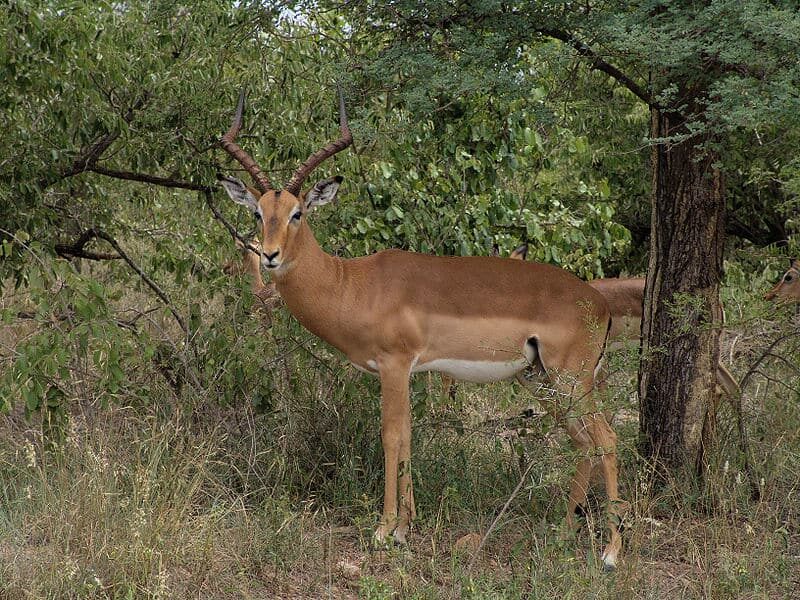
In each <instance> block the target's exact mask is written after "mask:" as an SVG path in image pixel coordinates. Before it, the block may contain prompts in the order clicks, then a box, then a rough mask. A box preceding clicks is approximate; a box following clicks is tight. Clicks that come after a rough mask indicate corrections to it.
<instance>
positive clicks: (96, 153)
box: [38, 92, 150, 189]
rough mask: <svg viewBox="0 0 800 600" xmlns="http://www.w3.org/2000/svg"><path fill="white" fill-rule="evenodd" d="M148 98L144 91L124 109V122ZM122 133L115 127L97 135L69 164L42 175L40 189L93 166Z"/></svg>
mask: <svg viewBox="0 0 800 600" xmlns="http://www.w3.org/2000/svg"><path fill="white" fill-rule="evenodd" d="M149 99H150V93H149V92H145V93H144V94H142V96H141V97H140V98H138V99H137V100H136V101H135V102H134V103H133V104H132V105H131V106H130V107H129V108H128V110H127V111H125V114H124V115H122V120H123V121H125V122H126V123H130V122H131V121H132V120H133V115H134V113H135V112H136V111H137V110H139V109H140V108H142V107H143V106H144V105H145V104H146V103H147V101H148V100H149ZM120 133H122V132H121V131H120V130H119V129H115V130H114V131H109V132H108V133H106V134H104V135H101V136H100V137H98V138H97V139H96V140H95V141H94V142H92V143H91V144H89V145H88V146H86V147H84V148H82V149H81V151H80V152H79V153H78V156H77V157H75V159H74V160H73V161H72V163H71V164H69V165H67V166H66V167H63V168H62V169H60V170H59V171H58V172H56V173H53V174H50V175H48V176H45V177H42V178H41V179H39V181H38V184H39V187H40V188H41V189H46V188H48V187H50V186H51V185H53V184H54V183H57V182H59V181H61V180H63V179H67V178H69V177H72V176H74V175H78V174H79V173H83V172H84V171H86V170H87V169H88V168H89V167H91V166H93V165H94V164H95V163H96V162H97V161H98V160H99V159H100V157H101V156H102V155H103V153H104V152H105V151H106V150H108V148H109V146H111V144H113V143H114V141H115V140H116V139H117V138H118V137H119V136H120Z"/></svg>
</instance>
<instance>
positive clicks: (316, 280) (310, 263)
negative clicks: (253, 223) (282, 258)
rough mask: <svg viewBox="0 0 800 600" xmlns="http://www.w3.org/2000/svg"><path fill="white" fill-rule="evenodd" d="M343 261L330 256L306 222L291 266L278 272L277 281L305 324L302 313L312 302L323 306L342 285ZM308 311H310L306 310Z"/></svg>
mask: <svg viewBox="0 0 800 600" xmlns="http://www.w3.org/2000/svg"><path fill="white" fill-rule="evenodd" d="M341 263H342V260H341V259H340V258H336V257H334V256H331V255H330V254H327V253H326V252H325V251H324V250H323V249H322V248H320V245H319V244H318V243H317V240H316V238H315V237H314V233H313V232H312V231H311V228H310V227H309V226H308V223H307V222H306V221H305V220H303V222H302V223H301V225H300V230H299V231H298V232H297V235H296V236H295V238H294V240H293V243H292V248H291V258H290V260H289V263H288V264H287V265H286V266H285V267H284V268H281V269H278V270H277V271H276V272H275V273H274V274H273V278H274V280H275V284H276V286H277V288H278V291H279V292H280V294H281V296H282V297H283V298H284V301H285V302H286V304H287V305H288V306H289V308H290V309H291V311H292V312H293V313H295V314H296V316H297V317H298V318H300V319H301V321H302V315H301V314H297V313H296V312H295V311H296V309H297V310H302V308H301V307H302V306H303V305H306V304H308V303H319V301H320V300H324V299H325V298H335V297H336V296H330V295H329V294H330V293H331V292H332V291H333V290H335V289H336V288H338V287H339V285H340V284H341V273H342V268H341ZM302 312H306V311H304V310H303V311H302Z"/></svg>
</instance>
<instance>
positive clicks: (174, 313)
mask: <svg viewBox="0 0 800 600" xmlns="http://www.w3.org/2000/svg"><path fill="white" fill-rule="evenodd" d="M89 231H90V232H92V234H93V235H94V237H97V238H100V239H103V240H105V241H107V242H108V243H109V244H111V247H112V248H114V250H116V251H117V253H118V254H119V255H120V257H121V258H122V260H124V261H125V262H126V263H128V266H129V267H130V268H131V269H133V270H134V271H136V273H137V274H138V275H139V277H141V278H142V281H144V282H145V283H146V284H147V286H148V287H149V288H150V289H151V290H153V292H155V294H156V296H158V297H159V298H161V301H162V302H163V303H164V304H165V305H166V306H167V308H169V310H170V312H171V313H172V316H173V317H175V320H176V321H177V322H178V325H180V328H181V329H182V330H183V333H184V334H185V335H186V338H187V339H188V338H189V328H188V327H187V326H186V322H185V321H184V320H183V317H181V315H180V313H179V312H178V310H177V309H176V308H175V306H174V305H173V304H172V302H171V301H170V299H169V297H168V296H167V294H166V293H164V290H162V289H161V288H160V287H158V285H157V284H156V282H155V281H153V280H152V279H150V277H148V275H147V273H145V272H144V271H143V270H142V268H141V267H140V266H139V265H137V264H136V263H135V262H134V261H133V260H132V259H131V257H130V256H128V254H127V253H126V252H125V251H124V250H123V249H122V248H121V247H120V245H119V243H118V242H117V240H115V239H114V238H113V237H111V236H110V235H109V234H107V233H106V232H105V231H103V230H101V229H90V230H89Z"/></svg>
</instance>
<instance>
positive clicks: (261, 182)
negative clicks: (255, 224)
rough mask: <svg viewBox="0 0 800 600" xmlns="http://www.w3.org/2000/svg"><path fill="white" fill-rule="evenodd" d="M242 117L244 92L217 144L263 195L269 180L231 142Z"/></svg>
mask: <svg viewBox="0 0 800 600" xmlns="http://www.w3.org/2000/svg"><path fill="white" fill-rule="evenodd" d="M242 115H244V90H242V92H241V93H240V94H239V103H238V104H237V105H236V114H235V115H234V116H233V123H231V127H230V129H228V132H227V133H226V134H225V135H223V136H222V138H221V139H220V140H219V144H220V146H222V147H223V148H224V149H225V151H226V152H227V153H228V154H230V155H231V156H232V157H233V158H235V159H236V160H237V161H239V163H240V164H241V165H242V166H243V167H244V168H245V170H246V171H247V172H248V173H250V175H251V177H252V178H253V181H254V182H255V184H256V186H257V187H258V189H259V190H261V193H262V194H264V193H266V192H267V191H269V190H271V189H272V184H271V183H270V182H269V178H268V177H267V176H266V175H265V174H264V172H263V171H262V170H261V169H260V168H259V166H258V165H257V164H256V161H254V160H253V159H252V158H251V157H250V155H249V154H248V153H247V152H245V151H244V150H242V149H241V148H240V147H239V145H238V144H237V143H236V142H234V141H233V140H235V139H236V136H237V135H239V130H240V129H241V128H242Z"/></svg>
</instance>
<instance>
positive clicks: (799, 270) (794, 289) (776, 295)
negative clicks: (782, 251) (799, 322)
mask: <svg viewBox="0 0 800 600" xmlns="http://www.w3.org/2000/svg"><path fill="white" fill-rule="evenodd" d="M789 263H790V264H789V269H788V270H787V271H786V273H784V274H783V277H781V280H780V281H779V282H778V283H777V284H776V285H775V287H773V288H772V289H771V290H770V291H768V292H767V293H766V294H765V295H764V300H778V301H779V302H787V303H791V302H800V260H797V259H796V258H790V259H789Z"/></svg>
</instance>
